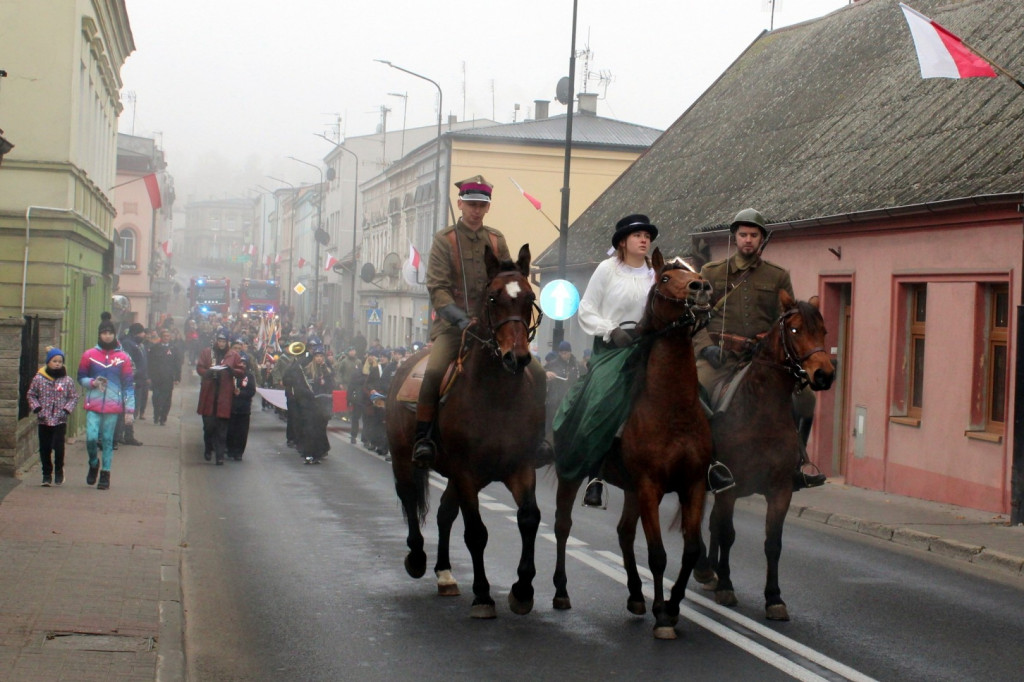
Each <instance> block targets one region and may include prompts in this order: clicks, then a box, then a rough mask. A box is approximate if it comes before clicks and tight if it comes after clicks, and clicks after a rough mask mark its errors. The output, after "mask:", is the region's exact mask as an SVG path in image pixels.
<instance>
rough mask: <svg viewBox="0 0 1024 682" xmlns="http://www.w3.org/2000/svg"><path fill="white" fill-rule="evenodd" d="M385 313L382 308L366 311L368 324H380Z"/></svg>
mask: <svg viewBox="0 0 1024 682" xmlns="http://www.w3.org/2000/svg"><path fill="white" fill-rule="evenodd" d="M382 317H384V311H383V310H381V309H380V308H369V309H367V311H366V324H380V321H381V318H382Z"/></svg>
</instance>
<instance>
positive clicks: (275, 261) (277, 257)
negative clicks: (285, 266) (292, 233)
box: [274, 254, 281, 265]
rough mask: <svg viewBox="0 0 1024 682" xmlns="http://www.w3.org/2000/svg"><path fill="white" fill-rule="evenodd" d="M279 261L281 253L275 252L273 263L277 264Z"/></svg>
mask: <svg viewBox="0 0 1024 682" xmlns="http://www.w3.org/2000/svg"><path fill="white" fill-rule="evenodd" d="M280 262H281V254H277V255H276V256H274V264H275V265H276V264H278V263H280Z"/></svg>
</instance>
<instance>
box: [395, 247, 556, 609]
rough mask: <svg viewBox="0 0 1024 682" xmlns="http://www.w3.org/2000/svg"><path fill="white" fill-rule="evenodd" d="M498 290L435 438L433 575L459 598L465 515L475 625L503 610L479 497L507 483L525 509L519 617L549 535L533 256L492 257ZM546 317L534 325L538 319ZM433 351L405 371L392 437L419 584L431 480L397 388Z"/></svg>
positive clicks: (466, 341) (484, 304) (410, 563)
mask: <svg viewBox="0 0 1024 682" xmlns="http://www.w3.org/2000/svg"><path fill="white" fill-rule="evenodd" d="M485 264H486V267H487V276H488V278H489V279H490V284H488V286H487V290H486V292H485V294H484V296H482V297H481V303H480V307H479V309H478V310H476V311H473V313H474V314H475V317H474V318H473V321H472V323H471V325H470V326H469V327H468V328H467V330H466V332H464V334H463V350H462V353H460V360H459V362H458V366H459V376H458V378H457V379H456V380H455V383H454V384H453V385H452V388H451V389H450V391H449V392H448V394H447V395H446V397H445V398H444V400H443V401H442V404H441V406H440V410H439V415H438V423H437V430H436V432H435V433H436V436H435V438H436V442H437V445H438V453H437V459H436V461H435V463H434V465H433V468H434V469H435V470H436V471H437V472H438V473H439V474H441V475H442V476H445V477H446V478H447V479H448V485H447V487H446V489H445V491H444V493H443V494H442V495H441V503H440V505H439V506H438V510H437V527H438V535H439V539H438V550H437V563H436V565H435V566H434V572H435V574H436V575H437V578H438V592H439V593H440V594H442V595H457V594H458V593H459V592H458V585H457V583H456V582H455V581H454V579H453V578H452V577H451V563H450V561H449V557H448V542H449V537H450V535H451V527H452V524H453V523H454V522H455V519H456V518H457V517H458V515H459V511H460V510H461V512H462V517H463V519H464V521H465V527H466V530H465V540H466V547H467V548H468V549H469V553H470V555H471V556H472V559H473V594H474V599H473V605H472V608H471V612H470V613H471V615H472V617H474V618H494V617H495V615H496V612H495V607H494V600H493V599H491V594H490V584H489V583H488V582H487V575H486V572H485V571H484V548H485V547H486V546H487V528H486V527H484V524H483V521H482V519H481V518H480V507H479V499H478V496H477V495H478V493H479V491H480V490H481V489H482V488H483V487H484V486H486V485H487V484H489V483H491V482H493V481H501V482H502V483H504V484H505V487H507V488H508V489H509V491H510V492H511V493H512V497H513V498H514V500H515V503H516V506H517V507H518V510H519V511H518V514H517V518H518V522H519V534H520V537H521V538H522V543H523V548H522V554H521V556H520V560H519V568H518V574H519V580H518V581H517V582H516V583H515V584H514V585H513V586H512V591H511V592H510V593H509V596H508V600H509V606H510V608H511V609H512V611H513V612H515V613H518V614H526V613H529V612H530V611H531V610H532V608H533V578H534V577H535V576H536V573H537V571H536V568H535V565H534V545H535V542H536V538H537V529H538V528H539V526H540V510H539V509H538V507H537V497H536V487H537V478H536V471H535V470H536V466H537V451H538V448H539V446H540V443H541V441H542V439H543V437H544V393H545V375H544V372H543V370H541V368H540V365H539V363H536V362H533V361H532V360H533V356H532V355H531V353H530V341H531V340H532V339H533V335H534V334H535V333H536V330H537V325H538V324H540V309H539V308H538V307H537V305H536V303H535V298H536V297H535V295H534V293H533V288H532V287H531V286H530V282H529V280H528V279H527V277H528V276H529V273H530V248H529V245H524V246H523V247H522V248H521V249H520V250H519V260H518V261H516V262H515V263H513V262H511V261H505V262H499V261H498V259H497V258H495V257H494V255H493V254H492V253H491V251H490V249H487V250H486V255H485ZM535 311H536V312H537V314H538V317H537V319H536V320H534V312H535ZM427 352H428V351H427V350H426V349H424V350H421V351H420V352H419V353H417V354H416V355H413V356H412V357H411V358H410V359H409V360H407V361H406V362H404V363H402V365H401V366H400V367H399V369H398V371H397V372H396V374H395V377H394V382H393V386H394V387H395V390H392V391H391V392H390V394H389V395H388V398H387V405H386V409H387V413H386V414H387V432H388V441H389V443H390V446H391V455H392V459H391V468H392V471H393V473H394V476H395V490H396V492H397V493H398V497H399V500H400V501H401V504H402V510H403V513H404V515H405V519H406V522H407V523H408V527H409V532H408V536H407V538H406V543H407V544H408V546H409V553H408V555H406V558H405V570H406V571H407V572H408V573H409V575H410V576H412V577H413V578H421V577H422V576H423V574H424V573H425V572H426V566H427V555H426V553H425V552H424V551H423V534H422V532H421V531H420V526H421V525H422V524H423V522H424V520H425V518H426V513H427V506H428V500H427V486H428V477H429V471H427V470H424V469H420V468H418V467H416V466H414V465H413V462H412V447H413V440H414V433H415V430H416V423H415V422H416V418H415V413H414V412H413V411H412V410H410V409H409V406H408V405H407V404H405V403H402V402H400V401H399V400H398V394H399V391H398V390H397V389H398V387H400V386H401V385H402V382H404V381H405V379H406V377H407V376H408V375H409V373H410V372H412V369H413V368H414V367H415V366H416V364H417V362H418V361H419V360H420V359H421V358H422V357H423V356H424V355H425V354H426V353H427Z"/></svg>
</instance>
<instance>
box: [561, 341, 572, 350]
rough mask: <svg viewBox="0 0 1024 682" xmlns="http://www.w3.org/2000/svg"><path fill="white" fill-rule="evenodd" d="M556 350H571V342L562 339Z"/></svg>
mask: <svg viewBox="0 0 1024 682" xmlns="http://www.w3.org/2000/svg"><path fill="white" fill-rule="evenodd" d="M558 350H559V351H563V350H567V351H569V352H570V353H571V352H572V344H571V343H569V342H568V341H562V342H561V343H560V344H558Z"/></svg>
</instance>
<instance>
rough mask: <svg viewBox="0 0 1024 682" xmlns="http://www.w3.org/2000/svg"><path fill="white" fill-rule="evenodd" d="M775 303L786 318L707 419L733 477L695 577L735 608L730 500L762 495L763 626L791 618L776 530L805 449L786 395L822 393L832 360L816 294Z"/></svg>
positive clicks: (719, 499)
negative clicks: (725, 403)
mask: <svg viewBox="0 0 1024 682" xmlns="http://www.w3.org/2000/svg"><path fill="white" fill-rule="evenodd" d="M779 304H780V306H781V309H782V310H784V311H785V312H783V313H782V316H781V317H779V319H778V320H777V321H776V322H775V324H774V325H773V326H772V328H771V330H770V331H768V332H767V333H766V334H765V335H763V336H762V337H760V338H759V340H758V342H757V345H756V347H755V348H754V352H753V358H752V359H751V364H750V369H749V370H748V372H747V375H746V377H744V378H743V379H742V382H741V383H740V385H739V387H738V388H737V389H736V393H735V395H734V396H733V399H732V403H731V405H730V406H729V408H728V409H727V410H726V411H725V412H723V413H719V414H716V415H715V416H714V417H712V419H711V432H712V436H713V438H714V442H715V456H716V457H717V458H718V459H719V460H721V461H722V462H724V463H725V464H726V465H727V466H728V467H729V469H730V470H731V471H732V474H733V476H734V477H735V478H736V487H734V488H732V489H730V490H727V491H725V492H722V493H718V494H717V495H716V496H715V504H714V506H713V507H712V509H711V518H710V521H709V527H710V536H711V537H710V544H709V547H708V552H707V554H706V555H703V556H702V557H701V561H700V564H699V565H698V567H697V570H696V571H695V572H694V578H695V579H696V580H698V581H699V582H702V583H705V589H712V587H713V589H714V590H715V601H716V602H718V603H719V604H722V605H724V606H735V605H736V604H737V603H738V602H737V600H736V594H735V592H734V591H733V585H732V580H731V579H730V571H729V550H730V548H731V547H732V545H733V542H734V541H735V540H736V529H735V527H734V526H733V512H734V509H735V505H736V499H737V498H739V497H746V496H747V495H753V494H755V493H758V494H761V495H764V496H765V500H766V501H767V503H768V511H767V517H766V519H765V540H764V553H765V557H767V559H768V571H767V572H768V575H767V580H766V581H765V588H764V597H765V616H766V617H767V618H768V619H769V620H789V612H788V611H787V609H786V603H785V602H784V601H782V596H781V595H782V593H781V590H780V589H779V558H780V557H781V556H782V526H783V524H784V523H785V521H786V514H787V513H788V512H789V503H790V501H791V499H792V497H793V472H794V471H795V470H796V468H797V464H798V462H799V461H800V452H801V449H802V448H803V444H802V442H801V438H800V433H799V432H798V431H797V429H796V428H795V425H794V423H793V414H792V396H793V394H794V392H795V391H797V390H799V389H800V388H802V387H803V386H805V385H809V386H810V387H811V389H813V390H815V391H826V390H828V389H829V388H830V387H831V386H832V381H833V379H834V378H835V368H834V367H833V366H832V359H831V358H830V356H829V354H828V352H827V351H826V350H825V323H824V321H823V320H822V317H821V313H820V312H818V300H817V296H815V297H813V298H811V300H810V301H807V302H804V301H800V302H797V301H794V300H793V299H792V297H790V295H789V294H788V293H787V292H786V291H780V292H779ZM709 388H710V387H709ZM716 574H717V576H716ZM716 577H717V582H716Z"/></svg>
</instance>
